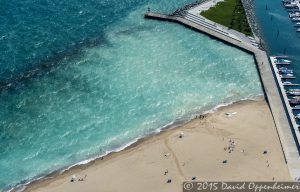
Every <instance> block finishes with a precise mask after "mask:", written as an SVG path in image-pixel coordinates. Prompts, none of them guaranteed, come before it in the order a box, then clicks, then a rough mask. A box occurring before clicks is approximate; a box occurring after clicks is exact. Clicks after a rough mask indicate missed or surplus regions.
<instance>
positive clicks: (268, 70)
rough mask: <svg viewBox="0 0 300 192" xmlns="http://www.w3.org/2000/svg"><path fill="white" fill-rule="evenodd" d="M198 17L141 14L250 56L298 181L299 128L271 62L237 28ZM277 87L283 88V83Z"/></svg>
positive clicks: (299, 175) (291, 172)
mask: <svg viewBox="0 0 300 192" xmlns="http://www.w3.org/2000/svg"><path fill="white" fill-rule="evenodd" d="M195 16H197V15H195ZM198 17H199V19H198V18H196V17H194V16H191V17H186V16H185V15H184V14H183V15H178V16H169V15H163V14H159V13H152V12H147V13H146V14H145V18H148V19H156V20H163V21H169V22H176V23H179V24H182V25H184V26H186V27H188V28H191V29H193V30H196V31H199V32H201V33H205V34H207V35H209V36H211V37H213V38H216V39H219V40H221V41H222V42H224V43H226V44H229V45H231V46H234V47H237V48H239V49H242V50H244V51H246V52H248V53H250V54H252V55H253V56H254V58H255V61H256V64H257V69H258V72H259V75H260V79H261V82H262V86H263V89H264V93H265V98H266V100H267V102H268V104H269V107H270V110H271V113H272V116H273V119H274V123H275V126H276V129H277V133H278V136H279V139H280V142H281V146H282V150H283V153H284V156H285V159H286V162H287V165H288V168H289V171H290V174H291V177H292V179H294V180H298V178H300V158H299V157H300V156H299V151H298V147H299V143H298V140H297V139H296V138H297V137H296V136H295V131H297V132H298V133H299V131H298V130H295V129H294V126H291V125H294V122H293V121H291V120H290V115H289V113H288V111H289V109H286V105H285V103H286V102H285V101H286V98H283V99H282V94H281V92H280V90H279V86H278V85H277V84H276V81H275V78H276V77H275V78H274V75H273V73H274V71H272V68H273V65H271V64H270V62H269V58H268V56H267V53H266V52H265V51H263V50H261V49H259V48H258V47H257V46H255V45H253V44H252V43H251V42H252V41H253V39H251V41H247V40H246V38H247V37H246V36H244V37H242V36H241V35H239V34H240V33H239V32H237V31H234V30H228V29H227V27H225V26H221V25H219V24H218V25H211V23H213V22H212V21H209V20H207V19H205V20H203V18H201V16H198ZM214 26H215V27H214ZM220 26H221V27H220ZM282 58H285V57H282ZM281 86H282V87H283V85H281Z"/></svg>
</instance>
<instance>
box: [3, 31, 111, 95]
mask: <svg viewBox="0 0 300 192" xmlns="http://www.w3.org/2000/svg"><path fill="white" fill-rule="evenodd" d="M99 45H108V46H110V43H109V41H108V40H107V38H105V36H104V35H103V34H101V35H100V36H98V37H95V38H86V39H84V40H81V41H80V42H78V43H75V44H73V45H72V46H70V47H69V48H67V49H66V50H65V51H62V52H55V51H52V54H51V55H50V56H47V57H45V58H43V59H41V60H39V61H38V62H37V63H36V64H33V65H32V66H33V67H31V68H29V69H28V70H26V71H24V72H20V73H18V74H16V75H14V76H13V77H10V78H7V79H2V80H0V93H1V92H3V91H9V90H15V89H17V88H20V87H23V86H25V84H26V82H28V81H30V80H31V79H34V78H39V77H42V76H44V75H46V74H47V73H49V72H50V71H51V70H53V69H55V68H57V67H58V66H60V65H64V64H66V63H68V64H70V63H71V62H68V61H72V60H74V59H78V58H80V57H81V56H82V54H83V53H84V50H85V49H88V48H93V47H96V46H99Z"/></svg>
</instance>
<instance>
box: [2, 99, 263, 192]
mask: <svg viewBox="0 0 300 192" xmlns="http://www.w3.org/2000/svg"><path fill="white" fill-rule="evenodd" d="M262 100H264V96H263V94H260V95H256V96H251V97H248V98H244V99H241V100H238V101H232V102H224V103H222V104H219V105H216V106H214V107H212V108H211V109H209V110H204V111H203V110H201V111H199V112H196V113H192V114H190V115H189V116H188V117H187V118H184V119H177V121H175V122H171V123H168V124H166V125H164V126H162V127H159V128H157V129H155V131H154V132H150V133H148V134H146V135H144V136H142V137H138V138H135V139H134V140H131V141H129V142H128V143H125V144H124V145H122V146H120V147H118V148H116V149H114V150H112V151H107V152H105V153H104V154H99V155H97V156H95V157H92V158H89V159H85V160H83V161H80V162H77V163H74V164H72V165H69V166H66V167H62V168H61V169H59V170H54V171H52V172H49V173H45V174H42V175H38V176H37V177H35V178H32V180H29V181H25V182H24V181H23V182H22V183H20V184H17V185H16V186H12V187H11V188H7V189H4V191H9V192H15V191H24V190H25V191H26V190H27V187H31V186H32V185H36V184H39V183H40V182H44V181H47V180H49V179H50V180H51V179H53V178H56V177H60V176H61V175H64V174H66V173H68V172H70V171H73V170H81V169H82V168H85V167H88V166H89V165H91V164H94V163H95V162H96V161H99V160H101V159H102V158H105V159H107V157H111V156H114V155H116V154H118V153H121V152H123V151H126V150H130V149H131V148H134V147H136V146H138V145H140V144H142V143H143V142H145V141H147V140H149V139H151V138H152V137H157V136H159V135H160V134H164V133H165V132H168V131H172V130H174V129H180V127H182V126H184V125H186V124H188V123H190V122H192V121H193V120H195V119H197V118H198V117H200V116H207V115H213V114H214V113H215V112H217V111H218V110H221V109H223V108H226V107H230V106H231V105H236V104H238V103H247V102H253V101H254V102H257V101H262Z"/></svg>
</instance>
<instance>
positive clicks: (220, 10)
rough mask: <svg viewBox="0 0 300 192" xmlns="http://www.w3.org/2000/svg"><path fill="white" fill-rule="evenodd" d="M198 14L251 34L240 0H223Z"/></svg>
mask: <svg viewBox="0 0 300 192" xmlns="http://www.w3.org/2000/svg"><path fill="white" fill-rule="evenodd" d="M200 14H201V15H202V16H203V17H205V18H207V19H209V20H212V21H214V22H216V23H219V24H221V25H224V26H226V27H229V28H231V29H234V30H236V31H239V32H242V33H244V34H246V35H248V36H252V32H251V28H250V26H249V24H248V21H247V18H246V14H245V10H244V7H243V5H242V2H241V0H224V1H223V2H219V3H218V4H217V5H216V6H214V7H212V8H210V9H209V10H207V11H203V12H201V13H200Z"/></svg>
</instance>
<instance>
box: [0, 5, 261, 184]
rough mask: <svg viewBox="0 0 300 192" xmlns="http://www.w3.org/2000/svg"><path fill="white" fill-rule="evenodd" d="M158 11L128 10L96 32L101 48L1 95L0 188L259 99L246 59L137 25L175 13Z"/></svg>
mask: <svg viewBox="0 0 300 192" xmlns="http://www.w3.org/2000/svg"><path fill="white" fill-rule="evenodd" d="M107 3H108V2H107ZM129 3H132V4H134V3H135V2H129ZM181 3H184V2H181ZM166 5H168V3H167V2H159V3H158V2H156V1H153V2H150V3H146V2H144V3H139V4H138V3H135V4H134V7H135V8H131V9H130V11H127V13H126V14H124V15H125V16H124V17H122V18H118V19H116V20H115V21H114V22H113V24H107V25H106V26H105V27H103V28H101V29H102V33H101V36H102V37H103V38H104V39H105V41H103V42H102V43H99V44H97V45H95V46H93V47H87V48H84V49H82V50H81V52H80V54H78V55H76V57H74V58H72V59H66V60H60V61H59V62H58V64H57V65H56V66H55V67H53V68H51V69H50V70H49V71H47V73H46V74H44V75H43V76H40V77H38V78H32V79H29V80H27V81H26V83H24V86H22V87H20V88H19V87H14V88H12V89H8V90H6V91H3V92H1V94H0V105H1V108H0V131H1V132H0V138H1V140H0V146H1V150H0V178H1V180H0V188H2V189H3V188H6V189H7V188H9V187H11V186H14V185H16V184H18V183H20V182H21V183H22V182H23V183H24V182H27V181H30V180H31V179H33V178H36V177H39V176H42V175H45V174H47V173H50V172H52V171H54V170H59V169H62V168H64V167H67V166H70V165H72V164H76V163H78V162H81V161H84V160H85V159H91V158H93V157H96V156H98V155H101V154H105V153H107V152H109V151H113V150H116V149H118V148H120V147H122V146H124V145H126V144H128V143H130V142H131V141H134V140H135V139H137V138H140V137H144V136H147V135H149V134H151V133H153V132H156V131H157V130H158V129H160V128H162V127H164V126H165V125H168V124H172V123H176V122H177V121H179V120H188V119H190V118H191V117H192V116H193V115H194V114H196V113H201V112H204V111H207V110H209V109H212V108H214V107H215V106H218V105H221V104H224V103H230V102H234V101H239V100H242V99H246V98H254V97H256V96H257V95H260V94H262V89H261V85H260V81H259V77H258V74H257V70H256V67H255V63H254V60H253V57H252V56H251V55H249V54H247V53H245V52H243V51H241V50H238V49H236V48H233V47H230V46H227V45H225V44H224V43H222V42H219V41H217V40H214V39H211V38H210V37H208V36H205V35H203V34H200V33H197V32H194V31H192V30H190V29H187V28H185V27H182V26H180V25H178V24H174V23H167V22H158V21H152V20H145V19H144V18H143V13H144V12H145V10H147V7H149V6H150V7H151V8H153V9H158V10H159V9H161V10H163V11H169V10H171V9H172V8H173V7H174V5H173V4H169V6H166ZM162 7H164V9H162ZM165 7H167V8H168V9H169V10H168V9H167V8H165ZM124 9H125V8H124ZM125 10H126V9H125ZM71 32H72V31H71Z"/></svg>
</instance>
